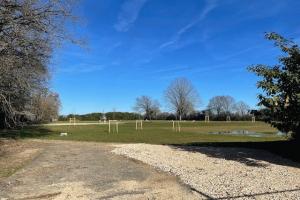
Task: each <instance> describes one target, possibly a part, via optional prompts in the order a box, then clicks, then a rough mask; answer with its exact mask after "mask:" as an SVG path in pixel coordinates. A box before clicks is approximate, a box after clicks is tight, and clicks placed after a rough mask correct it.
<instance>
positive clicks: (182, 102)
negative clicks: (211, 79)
mask: <svg viewBox="0 0 300 200" xmlns="http://www.w3.org/2000/svg"><path fill="white" fill-rule="evenodd" d="M165 98H166V101H167V103H168V105H169V107H170V108H171V110H173V111H174V112H175V113H176V115H177V117H178V118H179V120H181V119H182V117H183V116H186V115H187V114H189V113H191V112H192V111H194V110H195V107H196V105H197V104H198V103H199V95H198V92H197V90H196V89H195V88H194V86H193V85H192V83H191V82H190V81H189V80H187V79H186V78H177V79H175V80H174V81H172V82H171V84H170V85H169V87H168V88H167V90H166V91H165Z"/></svg>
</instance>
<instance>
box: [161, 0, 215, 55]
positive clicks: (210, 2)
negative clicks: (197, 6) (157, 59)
mask: <svg viewBox="0 0 300 200" xmlns="http://www.w3.org/2000/svg"><path fill="white" fill-rule="evenodd" d="M215 7H217V1H216V0H206V4H205V6H204V8H203V10H202V11H201V13H200V14H199V16H198V17H196V18H195V19H193V20H192V21H191V22H189V23H188V24H187V25H185V26H184V27H182V28H181V29H179V30H178V31H177V32H176V34H175V35H174V36H173V37H172V38H171V40H169V41H167V42H164V43H162V44H161V45H160V46H159V49H164V48H166V47H168V46H171V45H174V44H176V43H177V42H178V41H179V40H180V39H181V37H182V35H183V34H184V33H186V32H187V31H188V30H190V29H191V28H193V27H194V26H195V25H196V24H198V23H199V22H201V21H203V20H205V18H206V17H207V15H208V14H209V13H210V12H211V11H212V10H213V9H214V8H215Z"/></svg>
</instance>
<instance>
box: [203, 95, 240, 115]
mask: <svg viewBox="0 0 300 200" xmlns="http://www.w3.org/2000/svg"><path fill="white" fill-rule="evenodd" d="M234 103H235V100H234V98H233V97H231V96H215V97H213V98H211V99H210V100H209V103H208V106H207V107H208V109H209V110H210V111H211V112H213V113H214V114H216V115H217V116H220V115H221V114H226V115H229V114H230V113H231V112H232V111H233V108H234Z"/></svg>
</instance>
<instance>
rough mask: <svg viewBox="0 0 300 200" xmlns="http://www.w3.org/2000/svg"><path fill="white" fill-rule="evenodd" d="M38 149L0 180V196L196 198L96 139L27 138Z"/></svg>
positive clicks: (191, 193)
mask: <svg viewBox="0 0 300 200" xmlns="http://www.w3.org/2000/svg"><path fill="white" fill-rule="evenodd" d="M27 143H30V144H29V145H28V146H32V148H31V149H35V150H34V152H37V151H38V152H40V153H39V154H38V155H37V156H36V157H35V158H34V159H33V160H32V161H31V162H28V163H27V164H26V165H25V166H24V167H23V168H22V169H20V170H19V171H17V172H16V173H15V174H14V175H12V176H10V177H8V178H4V179H2V180H1V179H0V199H1V200H2V199H6V198H7V199H57V200H59V199H197V198H199V194H197V193H195V192H193V191H191V190H190V189H188V188H187V187H186V186H183V185H182V184H180V183H179V182H178V180H177V179H176V178H174V177H172V176H169V175H167V174H164V173H160V172H158V171H156V170H154V169H152V168H150V167H148V166H147V165H145V164H142V163H140V162H137V161H134V160H131V159H128V158H125V157H122V156H118V155H115V154H113V153H111V150H112V149H113V147H112V146H110V145H107V144H101V143H84V142H62V141H27Z"/></svg>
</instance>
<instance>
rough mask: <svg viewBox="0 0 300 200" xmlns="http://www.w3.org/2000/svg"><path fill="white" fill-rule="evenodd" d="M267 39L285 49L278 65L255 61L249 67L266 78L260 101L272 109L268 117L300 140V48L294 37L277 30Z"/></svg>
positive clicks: (263, 79)
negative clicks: (286, 35)
mask: <svg viewBox="0 0 300 200" xmlns="http://www.w3.org/2000/svg"><path fill="white" fill-rule="evenodd" d="M266 39H268V40H271V41H274V43H275V46H276V47H278V48H279V49H280V50H281V51H282V52H283V56H281V57H280V58H279V62H278V64H276V65H274V66H268V65H263V64H259V65H254V66H251V67H249V70H250V71H251V72H254V73H255V74H257V75H258V76H259V77H261V78H262V79H261V80H260V81H258V83H257V87H258V88H261V89H262V90H263V93H262V94H259V95H258V98H259V105H260V106H263V107H264V108H266V109H268V110H269V112H267V113H268V117H267V118H266V121H267V122H269V123H271V124H272V125H273V126H274V127H276V128H278V129H279V130H281V131H284V132H286V133H289V132H290V133H292V136H293V137H294V138H295V139H298V141H299V135H300V49H299V46H298V45H297V44H295V43H294V42H292V41H291V40H288V39H285V38H284V37H282V36H281V35H279V34H277V33H274V32H272V33H267V34H266Z"/></svg>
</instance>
